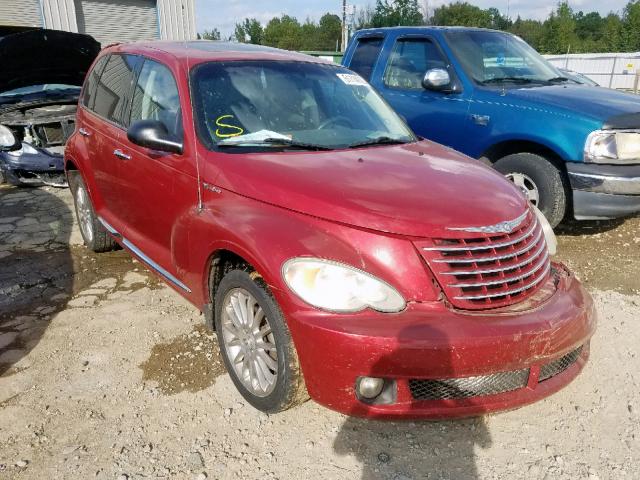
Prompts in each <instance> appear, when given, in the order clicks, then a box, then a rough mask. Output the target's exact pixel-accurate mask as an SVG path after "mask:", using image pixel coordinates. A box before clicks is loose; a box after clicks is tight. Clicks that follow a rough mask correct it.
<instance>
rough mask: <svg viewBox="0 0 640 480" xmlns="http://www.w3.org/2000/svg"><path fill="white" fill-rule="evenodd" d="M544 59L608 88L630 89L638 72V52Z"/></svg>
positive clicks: (555, 56)
mask: <svg viewBox="0 0 640 480" xmlns="http://www.w3.org/2000/svg"><path fill="white" fill-rule="evenodd" d="M545 58H546V59H547V60H549V61H550V62H551V63H552V64H554V65H555V66H556V67H560V68H565V69H568V70H573V71H575V72H579V73H582V74H583V75H586V76H587V77H589V78H591V79H592V80H594V81H596V82H598V83H599V84H600V85H602V86H603V87H609V88H620V89H632V88H633V83H634V79H635V75H636V71H638V70H640V52H637V53H575V54H570V55H545Z"/></svg>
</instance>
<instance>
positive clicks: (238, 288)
mask: <svg viewBox="0 0 640 480" xmlns="http://www.w3.org/2000/svg"><path fill="white" fill-rule="evenodd" d="M214 322H215V328H216V333H217V336H218V343H219V345H220V353H221V355H222V359H223V361H224V364H225V366H226V368H227V371H228V372H229V375H230V376H231V380H232V381H233V383H234V384H235V386H236V388H237V389H238V390H239V391H240V393H241V394H242V396H243V397H244V398H245V399H246V400H247V401H248V402H249V403H250V404H251V405H253V406H254V407H255V408H257V409H258V410H261V411H263V412H266V413H276V412H281V411H283V410H287V409H288V408H291V407H293V406H295V405H296V404H298V403H302V401H304V400H306V398H307V396H306V389H305V386H304V380H303V378H302V373H301V371H300V365H299V362H298V355H297V353H296V349H295V346H294V344H293V340H292V339H291V333H290V332H289V328H288V327H287V324H286V322H285V319H284V316H283V315H282V312H281V311H280V308H279V307H278V304H277V303H276V301H275V299H274V298H273V296H272V295H271V293H270V292H269V290H268V287H267V285H266V284H265V283H264V281H263V280H262V278H261V277H260V276H259V275H257V274H256V273H255V272H247V271H245V270H232V271H230V272H228V273H227V274H226V275H225V276H224V277H223V279H222V280H221V282H220V285H219V286H218V288H217V290H216V294H215V317H214Z"/></svg>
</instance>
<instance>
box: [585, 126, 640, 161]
mask: <svg viewBox="0 0 640 480" xmlns="http://www.w3.org/2000/svg"><path fill="white" fill-rule="evenodd" d="M584 160H585V162H594V163H640V130H596V131H595V132H591V133H590V134H589V136H588V137H587V142H586V144H585V146H584Z"/></svg>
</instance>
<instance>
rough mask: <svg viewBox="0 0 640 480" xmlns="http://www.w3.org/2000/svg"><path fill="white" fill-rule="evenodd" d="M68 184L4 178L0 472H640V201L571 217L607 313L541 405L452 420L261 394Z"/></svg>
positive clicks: (444, 475) (579, 265) (580, 256)
mask: <svg viewBox="0 0 640 480" xmlns="http://www.w3.org/2000/svg"><path fill="white" fill-rule="evenodd" d="M71 211H72V203H71V198H70V194H69V192H68V191H67V190H54V189H49V188H43V189H28V190H17V189H13V188H8V187H0V478H1V479H4V478H7V479H14V478H15V479H47V478H64V479H67V478H70V479H76V478H77V479H88V478H98V479H119V480H126V479H138V478H140V479H143V478H185V479H207V478H208V479H215V478H219V479H236V478H242V479H245V478H246V479H272V478H278V479H290V478H296V479H297V478H322V479H363V480H364V479H366V480H369V479H394V480H408V479H423V478H434V479H451V480H454V479H455V480H458V479H504V478H509V479H521V478H522V479H556V478H558V479H576V478H578V479H579V478H585V479H586V478H589V479H598V478H600V479H609V478H611V479H614V478H615V479H630V480H631V479H637V478H640V422H639V420H640V418H639V413H640V385H639V382H640V375H639V374H638V371H640V359H639V357H638V353H637V347H638V345H639V344H640V323H638V317H639V314H640V278H638V274H639V273H640V268H639V267H640V256H639V251H640V239H639V238H638V237H639V236H640V228H639V227H640V219H638V218H635V219H629V220H626V221H623V222H607V223H589V224H573V225H570V226H568V227H564V228H563V229H562V235H561V236H560V239H559V245H560V251H559V256H560V257H561V258H562V259H563V260H564V261H566V262H567V263H568V264H569V265H571V267H572V268H573V269H574V270H575V271H576V272H577V274H578V275H579V276H580V277H581V278H582V279H583V280H584V281H585V284H586V285H587V286H588V288H589V289H590V290H591V292H592V294H593V296H594V298H595V301H596V304H597V307H598V311H599V315H600V325H599V330H598V333H597V334H596V337H595V338H594V340H593V343H592V349H591V361H590V363H589V364H588V365H587V367H586V368H585V370H584V372H583V373H582V375H580V376H579V377H578V378H577V379H576V380H575V381H574V382H573V383H572V384H570V385H569V386H568V387H567V388H565V389H564V390H562V391H561V392H559V393H557V394H556V395H554V396H552V397H550V398H548V399H546V400H544V401H542V402H539V403H537V404H535V405H532V406H529V407H526V408H522V409H519V410H516V411H512V412H507V413H502V414H499V415H492V416H486V417H483V418H477V419H469V420H462V421H448V422H374V421H364V420H360V419H353V418H348V417H345V416H344V415H340V414H338V413H335V412H332V411H329V410H327V409H325V408H323V407H320V406H318V405H316V404H314V403H313V402H307V403H305V404H304V405H302V406H300V407H298V408H296V409H294V410H290V411H287V412H284V413H282V414H278V415H265V414H261V413H258V412H257V411H255V410H253V409H252V408H251V407H250V406H249V405H246V404H245V403H244V402H243V400H242V397H240V395H239V394H238V393H237V392H236V391H235V389H234V388H233V385H232V383H231V381H230V379H229V378H228V376H227V375H225V374H224V367H223V366H222V365H221V363H220V359H219V356H218V351H217V347H216V344H215V336H214V334H212V333H210V332H208V331H207V330H205V329H204V328H203V327H202V317H201V316H199V314H198V313H197V312H196V311H195V309H194V308H193V307H192V306H190V305H189V304H187V303H186V302H185V301H184V300H182V299H181V297H179V296H178V295H177V294H176V293H174V292H173V291H172V290H171V289H169V288H168V287H166V286H164V285H163V284H161V283H159V282H157V281H156V280H155V279H154V278H153V277H151V276H150V275H149V274H147V273H146V271H145V269H144V268H143V267H142V266H141V265H140V264H139V263H137V262H136V261H134V260H132V259H131V258H130V257H129V255H127V254H126V253H125V252H123V251H118V252H113V253H110V254H106V255H99V256H96V255H93V254H91V253H89V252H87V251H86V250H85V249H84V248H83V247H82V246H81V238H80V236H79V233H78V230H77V228H76V227H75V225H74V221H73V215H72V213H71Z"/></svg>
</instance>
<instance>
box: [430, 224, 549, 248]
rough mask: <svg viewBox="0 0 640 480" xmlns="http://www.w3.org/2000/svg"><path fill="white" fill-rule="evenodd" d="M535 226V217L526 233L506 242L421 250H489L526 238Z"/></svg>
mask: <svg viewBox="0 0 640 480" xmlns="http://www.w3.org/2000/svg"><path fill="white" fill-rule="evenodd" d="M537 226H538V220H537V219H536V220H535V221H534V222H533V225H532V226H531V228H530V229H529V230H528V231H527V233H524V234H522V235H521V236H519V237H518V238H515V239H512V240H509V241H508V242H502V243H492V244H486V245H479V246H477V247H473V246H460V247H425V248H423V250H427V251H435V252H466V251H470V252H473V251H478V250H491V249H492V248H502V247H508V246H510V245H513V244H514V243H518V242H521V241H522V240H524V239H526V238H527V237H528V236H530V235H532V234H533V232H534V230H535V229H536V228H537Z"/></svg>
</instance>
